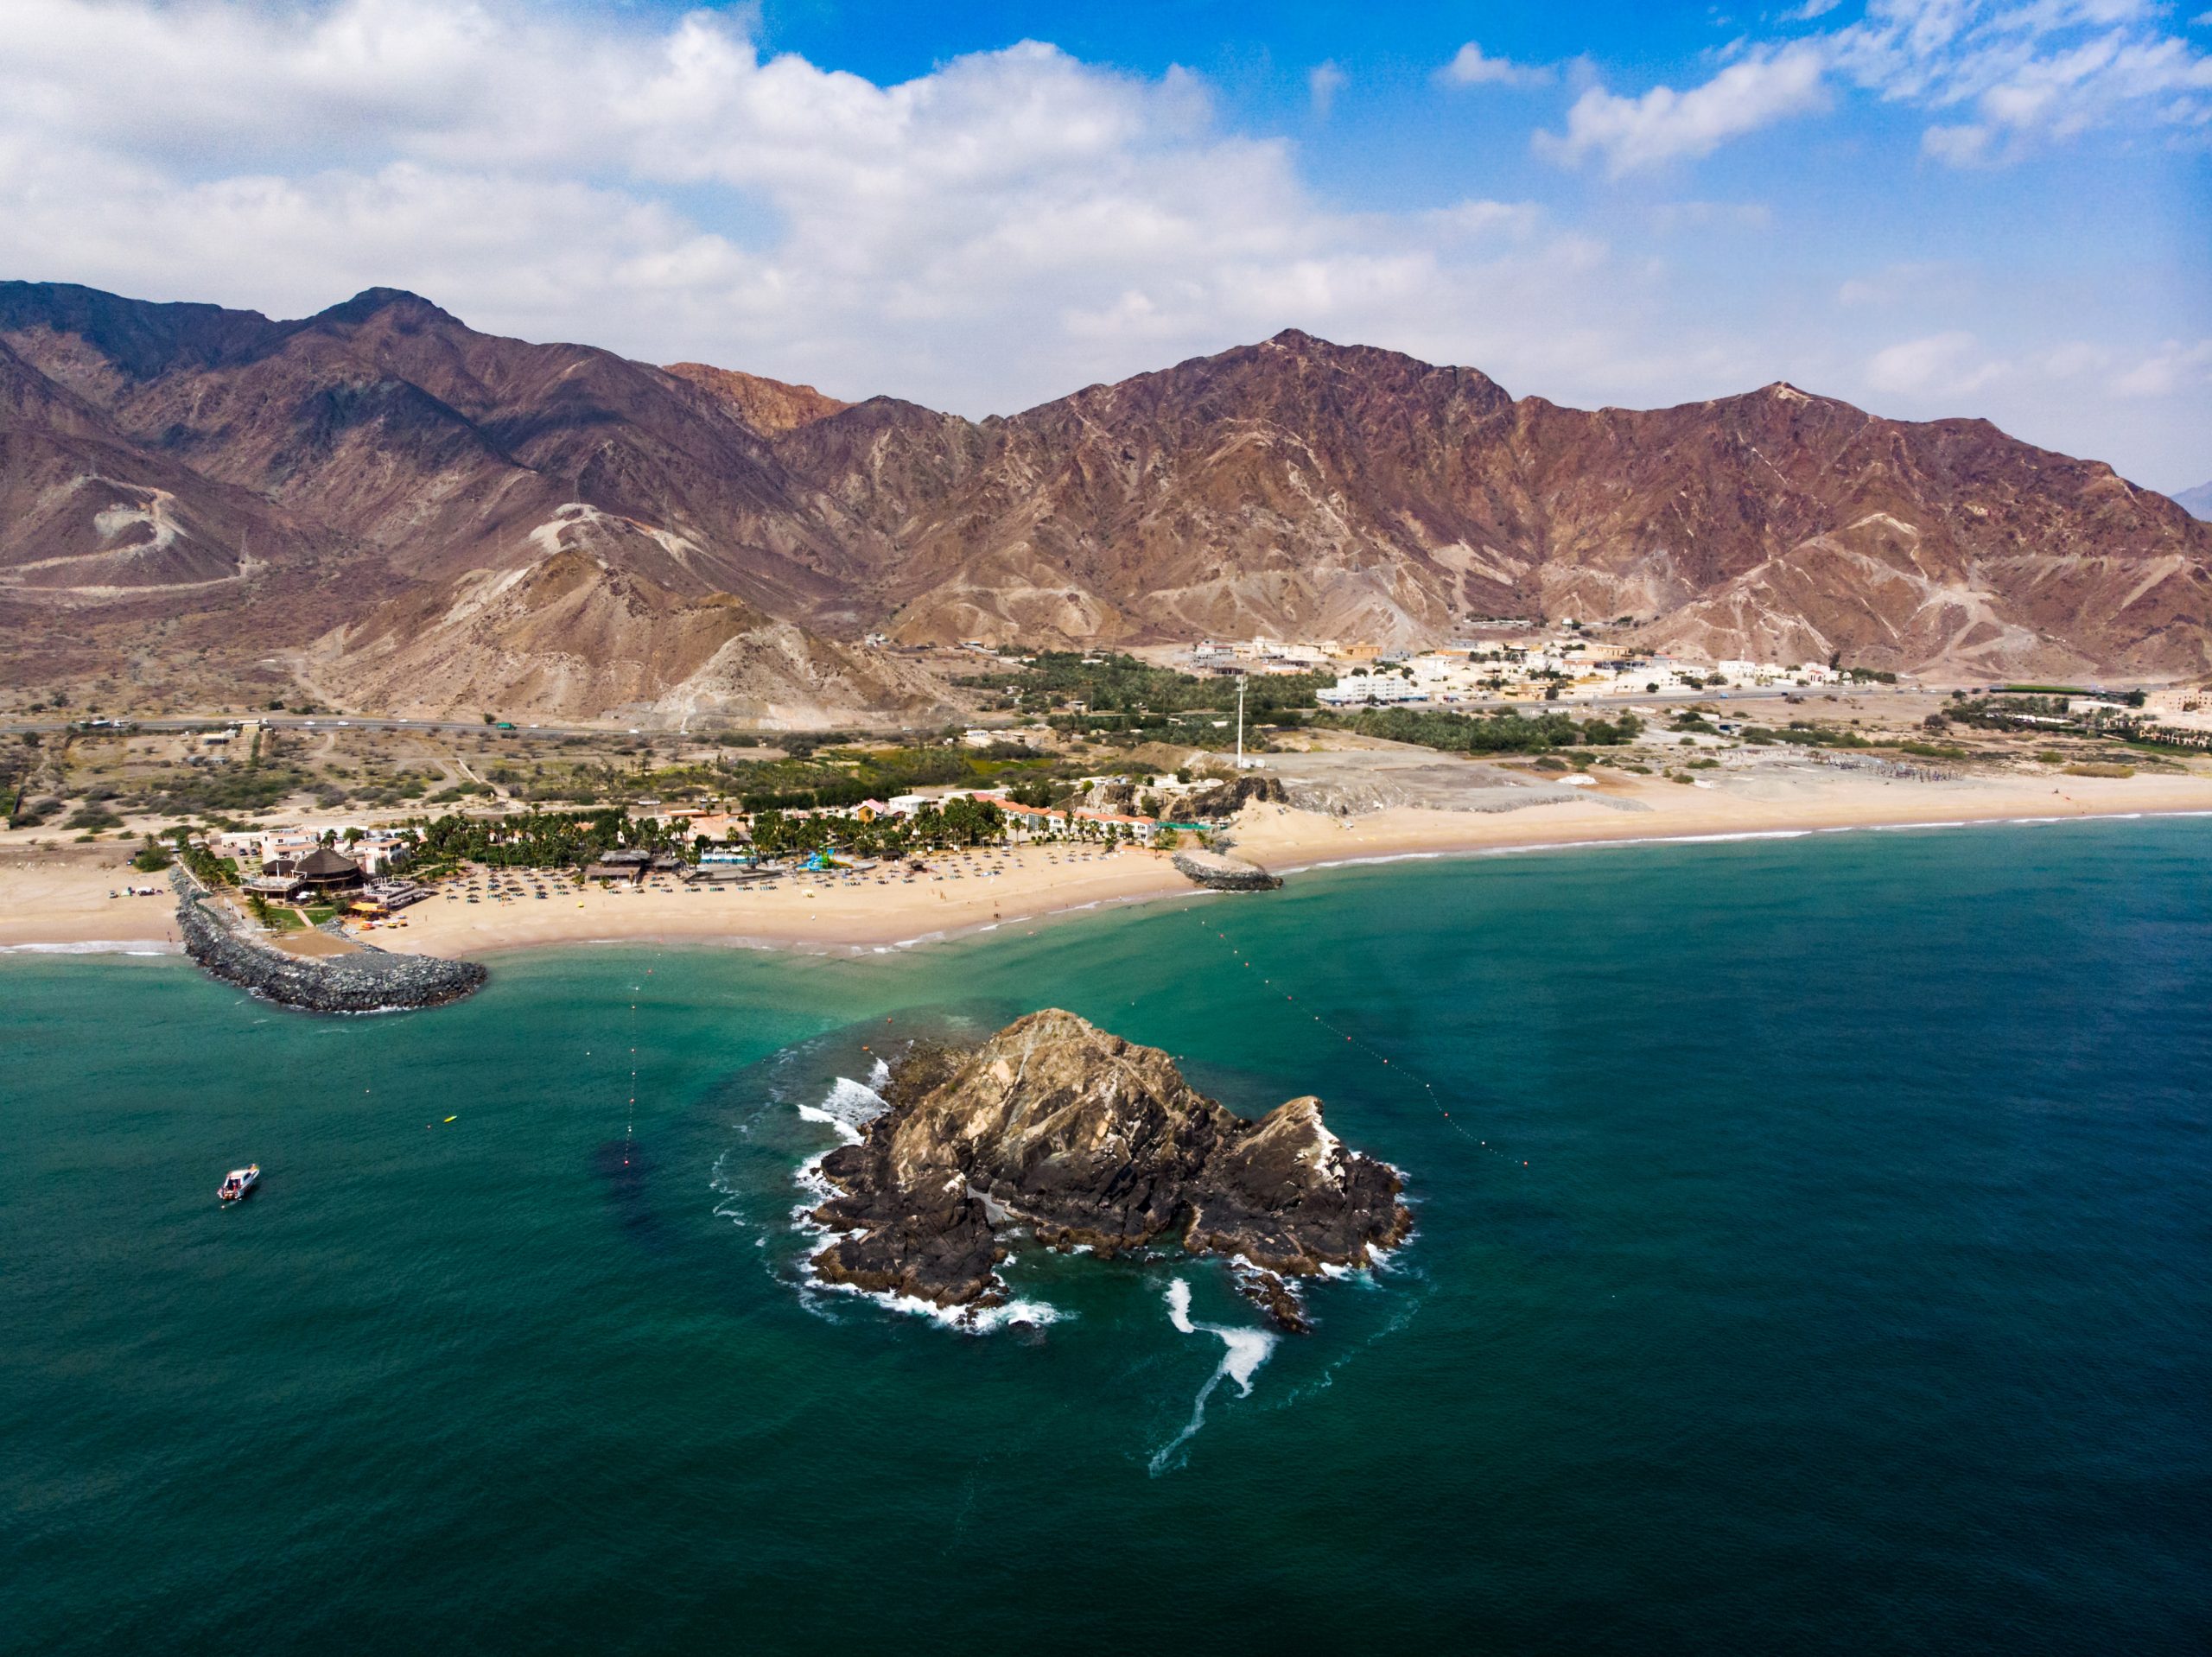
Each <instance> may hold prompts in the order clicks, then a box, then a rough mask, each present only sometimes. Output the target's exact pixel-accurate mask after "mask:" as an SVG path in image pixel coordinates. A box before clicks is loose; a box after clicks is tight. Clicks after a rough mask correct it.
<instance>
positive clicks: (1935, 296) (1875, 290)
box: [1836, 260, 1977, 311]
mask: <svg viewBox="0 0 2212 1657" xmlns="http://www.w3.org/2000/svg"><path fill="white" fill-rule="evenodd" d="M1976 286H1977V284H1976V283H1975V280H1974V274H1973V272H1972V271H1970V270H1967V269H1966V268H1965V267H1963V266H1961V265H1957V264H1951V263H1942V262H1940V261H1934V260H1911V261H1906V262H1903V263H1896V264H1888V265H1885V266H1883V267H1882V269H1881V270H1878V271H1876V272H1875V273H1874V274H1873V275H1872V276H1853V277H1850V278H1849V279H1848V280H1847V281H1846V282H1845V283H1843V284H1842V286H1840V288H1838V289H1836V302H1837V303H1838V304H1840V305H1842V306H1845V307H1847V308H1860V307H1872V306H1881V307H1885V308H1893V307H1897V306H1901V305H1909V306H1911V307H1913V308H1916V309H1919V310H1923V311H1924V310H1929V309H1932V308H1937V307H1941V306H1949V305H1957V304H1961V303H1963V302H1966V301H1968V300H1970V299H1972V298H1973V297H1974V292H1975V289H1976Z"/></svg>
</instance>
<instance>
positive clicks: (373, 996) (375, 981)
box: [169, 866, 487, 1013]
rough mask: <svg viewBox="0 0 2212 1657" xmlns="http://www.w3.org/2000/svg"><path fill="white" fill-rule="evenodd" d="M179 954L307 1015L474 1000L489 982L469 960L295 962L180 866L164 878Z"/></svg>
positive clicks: (375, 957) (370, 956)
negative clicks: (170, 892)
mask: <svg viewBox="0 0 2212 1657" xmlns="http://www.w3.org/2000/svg"><path fill="white" fill-rule="evenodd" d="M169 884H170V885H171V886H174V887H175V890H176V894H177V903H176V924H177V930H178V932H179V934H180V935H181V936H182V937H183V939H184V952H185V954H187V955H190V956H191V957H192V959H193V960H194V962H198V963H199V965H200V968H202V969H203V970H205V971H206V972H207V974H208V975H210V976H211V977H215V978H219V979H221V980H222V981H224V982H225V983H226V984H235V985H237V986H238V987H239V988H240V989H243V990H245V991H248V992H250V993H251V994H254V995H256V996H258V997H259V998H260V999H262V1000H265V1001H274V1002H276V1003H277V1005H278V1006H293V1007H300V1008H302V1009H304V1010H305V1011H307V1012H310V1013H398V1012H404V1011H406V1010H409V1009H410V1008H414V1007H424V1006H442V1005H444V1004H445V1003H446V1002H448V1001H457V1000H461V997H463V996H464V995H468V994H474V992H475V991H476V990H477V989H478V988H480V987H481V986H482V984H483V982H484V980H485V978H486V976H487V975H486V972H485V970H484V968H482V967H480V966H479V965H478V964H477V963H476V962H474V961H441V960H439V959H438V958H436V957H435V956H434V955H396V954H394V953H392V952H391V951H390V950H386V949H374V948H372V947H371V946H370V945H367V944H356V945H355V947H354V948H353V949H350V950H348V951H347V952H346V953H345V954H343V955H292V954H289V952H287V951H285V950H283V949H278V948H277V946H276V945H275V944H273V943H269V942H268V941H267V940H266V939H264V938H263V937H262V936H259V935H257V934H256V933H254V932H251V931H249V930H246V929H245V927H243V926H241V925H240V924H238V922H237V921H236V920H235V919H233V918H232V917H231V916H230V915H229V914H228V913H227V912H226V911H225V909H224V908H223V906H222V905H219V904H217V903H215V902H214V901H213V899H212V898H210V897H209V895H208V892H207V888H206V887H204V886H201V885H200V882H199V881H198V880H197V879H194V877H193V876H192V874H191V873H189V872H188V871H187V870H186V869H184V868H183V867H181V866H180V867H175V868H172V869H171V870H170V871H169Z"/></svg>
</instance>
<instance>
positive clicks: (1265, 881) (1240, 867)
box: [1173, 851, 1282, 892]
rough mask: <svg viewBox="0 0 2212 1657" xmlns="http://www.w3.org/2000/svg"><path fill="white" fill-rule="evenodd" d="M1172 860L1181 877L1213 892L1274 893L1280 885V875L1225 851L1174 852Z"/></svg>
mask: <svg viewBox="0 0 2212 1657" xmlns="http://www.w3.org/2000/svg"><path fill="white" fill-rule="evenodd" d="M1173 861H1174V864H1175V868H1176V871H1177V872H1178V873H1180V874H1181V875H1182V876H1183V877H1184V879H1187V880H1189V881H1191V882H1192V883H1193V884H1194V885H1197V886H1207V887H1211V889H1212V890H1214V891H1216V892H1273V891H1274V889H1275V888H1276V887H1277V886H1281V884H1282V876H1281V875H1280V874H1269V873H1268V872H1267V871H1266V870H1265V869H1263V868H1262V867H1260V866H1259V865H1258V864H1257V863H1248V862H1246V861H1245V860H1243V858H1241V857H1230V855H1228V854H1226V853H1224V852H1200V851H1185V852H1177V853H1176V854H1174V858H1173Z"/></svg>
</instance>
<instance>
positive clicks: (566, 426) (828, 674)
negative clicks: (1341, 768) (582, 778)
mask: <svg viewBox="0 0 2212 1657" xmlns="http://www.w3.org/2000/svg"><path fill="white" fill-rule="evenodd" d="M1500 615H1512V616H1528V617H1545V618H1550V619H1561V618H1566V617H1587V618H1597V619H1615V618H1618V617H1624V616H1625V617H1633V618H1635V619H1636V620H1637V624H1638V628H1639V632H1640V634H1641V636H1642V637H1643V638H1645V639H1646V640H1647V641H1648V642H1649V643H1650V644H1654V645H1657V646H1661V647H1666V648H1673V649H1678V650H1683V651H1695V652H1703V653H1707V654H1709V655H1712V656H1714V657H1726V656H1751V657H1764V658H1770V659H1774V658H1778V659H1783V660H1792V661H1794V660H1803V659H1808V658H1821V659H1825V658H1827V657H1829V656H1831V655H1834V654H1839V653H1840V654H1841V655H1842V656H1843V657H1846V658H1847V660H1849V661H1851V662H1853V663H1856V664H1860V665H1866V666H1871V667H1888V668H1894V669H1899V670H1913V671H1920V672H1924V673H1927V674H1929V675H1931V676H1936V677H1939V678H1940V677H1951V678H1957V679H1967V678H1979V677H1985V676H1993V675H1998V674H2024V673H2035V674H2061V673H2067V674H2071V673H2084V674H2089V673H2094V674H2098V675H2101V676H2119V677H2139V678H2171V677H2179V676H2199V675H2202V674H2204V673H2205V672H2207V670H2212V527H2208V526H2207V525H2205V524H2201V523H2199V522H2197V521H2196V520H2195V519H2193V518H2192V517H2190V515H2189V514H2188V513H2187V512H2185V511H2183V509H2182V508H2181V507H2179V506H2177V505H2175V504H2174V503H2173V502H2171V501H2170V500H2167V499H2166V498H2164V497H2163V496H2160V495H2157V494H2154V493H2152V492H2148V491H2145V490H2141V489H2138V488H2135V487H2134V486H2131V485H2129V484H2128V483H2126V481H2125V480H2124V479H2120V477H2119V476H2118V475H2117V474H2116V473H2113V471H2112V469H2111V468H2110V467H2107V466H2105V465H2103V464H2101V463H2100V462H2096V461H2088V460H2074V459H2071V458H2069V457H2068V456H2065V455H2061V454H2053V453H2050V452H2049V451H2046V450H2042V449H2037V448H2032V447H2031V446H2030V445H2027V444H2024V443H2021V442H2019V441H2016V440H2014V439H2012V438H2010V437H2007V436H2006V435H2005V434H2004V433H2002V432H2000V431H1999V430H1998V429H1996V428H1995V427H1993V426H1992V425H1990V424H1989V423H1988V422H1984V421H1979V420H1948V421H1938V422H1927V423H1915V422H1900V421H1891V420H1885V419H1883V418H1881V417H1879V416H1873V415H1870V414H1867V413H1866V412H1865V411H1863V410H1861V409H1855V408H1853V407H1851V406H1850V405H1848V404H1847V403H1840V402H1837V401H1835V400H1834V399H1832V398H1827V397H1818V396H1815V395H1812V394H1810V393H1808V392H1806V391H1803V390H1799V389H1797V388H1796V387H1794V386H1790V385H1786V384H1774V385H1770V386H1767V387H1764V388H1763V389H1761V390H1756V391H1751V392H1747V393H1745V394H1744V395H1741V396H1738V397H1726V398H1719V399H1716V400H1713V401H1710V402H1705V403H1688V404H1684V405H1681V406H1680V407H1676V408H1672V409H1651V410H1632V409H1596V410H1583V409H1567V408H1562V407H1560V406H1559V405H1556V404H1554V403H1548V402H1547V401H1545V400H1544V399H1542V398H1540V397H1521V398H1517V399H1516V398H1515V397H1511V396H1510V394H1509V393H1508V392H1506V391H1505V390H1503V388H1501V387H1499V386H1498V385H1497V384H1496V383H1495V382H1494V381H1492V380H1491V379H1490V378H1487V377H1486V376H1484V374H1482V373H1480V372H1479V371H1476V370H1474V369H1471V368H1454V367H1437V366H1433V365H1428V364H1426V363H1421V362H1419V361H1416V360H1414V359H1412V358H1409V357H1406V356H1403V355H1401V354H1399V353H1396V352H1388V351H1382V350H1377V349H1374V348H1371V347H1366V346H1336V345H1332V344H1330V343H1328V342H1326V341H1324V340H1318V339H1314V338H1313V337H1312V336H1310V335H1307V334H1305V333H1299V332H1296V331H1295V330H1292V331H1286V332H1285V333H1280V334H1277V335H1276V336H1275V337H1274V338H1273V339H1271V340H1265V341H1262V342H1261V343H1259V344H1257V345H1252V346H1241V347H1238V348H1236V349H1234V350H1231V351H1227V352H1221V353H1220V354H1218V355H1216V356H1212V357H1205V358H1198V359H1192V360H1191V361H1189V362H1185V363H1181V364H1179V365H1176V366H1174V367H1173V368H1168V369H1165V370H1161V371H1158V372H1154V373H1148V374H1141V375H1138V376H1136V377H1135V378H1131V379H1128V380H1124V381H1122V382H1119V383H1117V384H1110V385H1094V386H1090V387H1088V388H1086V389H1085V390H1081V391H1078V392H1077V393H1075V394H1074V395H1072V396H1071V397H1063V398H1060V399H1058V400H1057V401H1054V402H1052V403H1045V404H1043V405H1040V406H1039V407H1038V408H1035V409H1029V410H1027V411H1026V412H1024V413H1021V414H1019V415H1015V416H1010V417H1004V418H1001V417H993V418H990V419H987V420H983V421H981V422H971V421H968V420H964V419H962V418H959V417H957V416H950V415H944V414H938V413H935V412H932V411H931V410H928V409H922V408H919V407H917V406H916V405H913V404H912V403H901V402H899V401H896V400H894V399H891V398H885V397H876V398H871V399H869V400H868V401H866V402H862V403H843V402H841V401H839V400H838V399H836V398H834V397H826V396H824V395H823V394H822V393H820V392H818V391H816V390H813V389H812V388H810V387H805V386H794V385H786V384H782V383H780V382H777V381H773V380H768V379H764V378H760V377H758V376H753V375H749V374H744V373H741V372H738V371H732V370H724V369H715V368H710V367H708V366H706V365H700V364H696V363H679V364H677V365H672V366H671V367H670V368H666V369H663V368H658V367H654V366H652V365H647V364H643V363H637V362H632V361H630V360H628V359H625V358H622V357H619V356H616V355H614V354H613V353H611V352H605V351H601V350H597V349H594V348H593V347H589V346H573V345H532V344H529V343H526V342H524V341H520V340H507V339H501V338H498V337H496V336H493V335H489V334H484V333H477V332H476V331H474V330H473V329H471V328H469V327H467V326H466V325H464V324H463V323H461V321H458V320H457V319H455V318H454V317H453V316H451V315H450V314H448V313H447V312H445V311H443V310H441V309H440V308H437V307H436V306H435V305H434V304H432V303H430V302H429V301H427V300H424V299H422V298H420V297H418V296H416V295H411V294H406V293H403V292H400V291H398V290H395V289H370V290H368V291H367V292H365V293H363V294H360V295H356V296H355V297H354V298H353V299H352V300H349V301H347V302H346V303H344V304H342V305H339V306H335V307H333V308H331V309H329V310H327V311H323V312H321V313H319V314H316V315H315V316H311V317H308V318H304V319H301V320H298V321H272V320H270V319H269V318H267V317H264V316H261V315H259V314H257V313H253V312H249V311H234V310H226V309H223V308H218V307H215V306H210V305H177V304H154V303H149V302H141V301H135V300H129V299H124V298H119V297H118V296H116V295H109V294H104V293H100V292H98V291H97V290H94V289H84V288H77V287H71V286H67V285H61V284H52V283H0V657H4V658H5V659H6V661H7V662H8V663H9V664H10V665H9V666H8V667H7V668H5V669H0V672H4V673H5V674H6V676H8V677H9V678H10V679H12V680H14V681H15V682H18V683H37V682H53V681H54V680H55V679H57V678H64V677H67V676H85V675H87V674H92V673H99V672H103V671H105V672H108V673H111V674H112V673H113V672H114V664H115V663H119V662H128V663H130V674H131V675H132V676H135V677H136V678H137V680H138V682H140V683H141V684H142V685H152V684H156V683H159V682H164V680H165V676H168V677H174V676H175V675H176V674H177V673H178V672H179V671H180V669H179V665H178V664H179V661H180V658H181V656H182V655H184V654H189V656H190V657H191V659H192V660H193V661H194V662H195V663H200V665H201V667H202V668H203V669H209V668H225V669H226V670H235V671H239V672H244V671H246V670H249V669H256V670H257V671H259V672H261V673H263V674H264V675H279V676H281V675H282V674H285V673H292V672H301V673H305V674H306V675H307V676H308V677H309V679H310V680H311V682H313V683H314V684H315V686H316V688H317V689H319V690H320V692H321V694H323V695H326V696H327V697H329V698H331V699H333V700H335V701H338V702H343V703H345V704H346V705H349V706H355V707H360V708H385V707H392V708H397V707H402V706H404V707H405V708H409V709H410V711H436V710H442V709H449V708H473V707H476V706H481V705H486V704H487V703H489V704H494V705H498V706H501V707H507V708H517V709H530V710H536V711H539V712H543V713H546V714H561V715H569V716H588V715H597V714H612V713H620V712H626V711H627V712H637V711H641V710H642V711H649V712H652V713H653V714H677V713H678V712H720V713H723V714H728V716H730V717H734V718H759V719H765V720H769V721H788V720H799V721H806V720H808V719H810V718H815V717H822V718H826V717H829V714H830V711H831V710H836V711H837V712H841V713H850V712H853V711H855V710H863V709H874V710H877V711H890V710H899V711H902V712H906V713H908V714H921V713H923V712H925V711H927V710H931V709H933V708H944V707H947V706H949V705H950V703H951V702H953V701H954V700H956V699H955V698H953V697H951V695H950V693H949V692H948V691H947V689H946V688H945V687H944V685H942V684H941V683H939V682H936V681H934V680H932V679H931V678H929V677H928V676H926V675H925V674H923V673H921V672H920V671H919V670H917V669H916V668H915V667H913V665H912V663H908V662H905V661H902V660H901V659H900V658H899V657H896V656H895V655H890V654H887V653H886V652H884V651H879V650H874V649H871V648H870V647H869V646H868V645H867V644H863V643H861V642H860V639H861V635H862V634H863V633H865V632H875V631H882V632H888V633H890V634H891V635H892V636H893V638H895V639H897V640H899V641H901V642H907V643H932V642H934V643H942V642H950V641H953V640H957V639H963V638H983V639H988V640H991V641H994V642H1010V641H1015V640H1019V641H1020V642H1023V643H1027V644H1084V645H1088V644H1138V643H1147V642H1156V641H1162V640H1168V639H1179V638H1195V637H1198V636H1202V635H1208V634H1213V635H1232V636H1235V635H1249V634H1251V633H1254V632H1269V633H1274V634H1277V635H1280V636H1286V637H1306V638H1339V639H1343V640H1345V641H1348V642H1349V641H1354V640H1358V641H1364V642H1369V643H1374V644H1392V645H1405V644H1427V643H1435V642H1442V641H1445V640H1447V639H1449V638H1451V637H1452V636H1453V635H1454V634H1455V632H1458V631H1459V630H1460V629H1462V628H1464V627H1465V626H1466V625H1469V624H1470V623H1471V622H1473V621H1476V620H1478V619H1482V618H1484V617H1493V616H1500ZM242 622H243V623H245V625H241V623H242ZM810 710H812V711H811V712H810Z"/></svg>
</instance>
